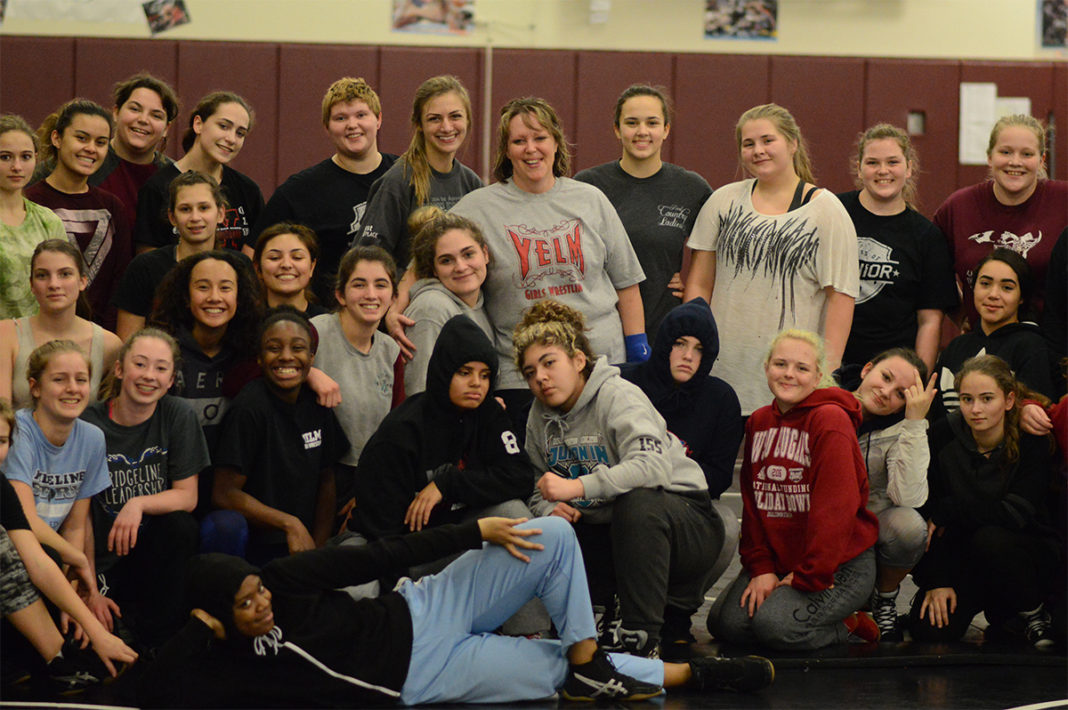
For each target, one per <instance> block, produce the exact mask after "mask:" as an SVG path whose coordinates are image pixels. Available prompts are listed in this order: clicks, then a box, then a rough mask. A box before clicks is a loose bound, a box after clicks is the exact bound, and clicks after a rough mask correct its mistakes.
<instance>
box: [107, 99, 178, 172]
mask: <svg viewBox="0 0 1068 710" xmlns="http://www.w3.org/2000/svg"><path fill="white" fill-rule="evenodd" d="M114 113H115V140H116V141H117V142H119V143H122V144H123V146H124V147H125V149H126V150H125V152H126V153H132V154H134V155H148V154H151V153H152V152H154V151H155V150H156V148H158V147H159V144H160V141H162V140H163V136H164V135H165V134H166V132H167V110H166V109H165V108H164V107H163V99H162V98H160V95H159V94H157V93H156V92H155V91H153V90H152V89H149V88H147V87H144V86H141V87H138V88H136V89H134V90H133V91H131V92H130V97H129V98H128V99H126V102H125V103H123V105H122V106H119V107H118V108H117V109H115V112H114Z"/></svg>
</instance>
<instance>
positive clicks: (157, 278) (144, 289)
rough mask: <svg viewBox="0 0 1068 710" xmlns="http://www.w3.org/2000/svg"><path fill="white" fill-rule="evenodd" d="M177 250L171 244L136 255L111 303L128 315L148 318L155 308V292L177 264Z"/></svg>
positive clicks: (175, 246)
mask: <svg viewBox="0 0 1068 710" xmlns="http://www.w3.org/2000/svg"><path fill="white" fill-rule="evenodd" d="M177 249H178V247H177V245H173V244H168V245H167V246H163V247H160V248H158V249H153V250H152V251H146V252H144V253H143V254H138V255H137V256H135V257H134V259H133V261H131V262H130V266H129V267H128V268H127V269H126V273H124V274H123V275H122V280H121V281H119V287H118V288H117V289H115V295H114V296H112V297H111V304H112V305H113V306H115V307H116V308H118V309H120V310H123V311H126V312H127V313H132V314H134V315H135V316H141V317H143V318H147V317H148V315H149V314H150V313H151V312H152V309H153V308H154V307H155V305H156V289H157V288H158V287H159V285H160V283H161V282H162V281H163V277H164V276H166V275H167V274H169V273H170V271H171V269H173V268H174V267H175V266H176V265H177V264H178V262H177V261H176V260H175V252H176V250H177Z"/></svg>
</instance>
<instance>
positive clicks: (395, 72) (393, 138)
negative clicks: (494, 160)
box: [376, 47, 482, 172]
mask: <svg viewBox="0 0 1068 710" xmlns="http://www.w3.org/2000/svg"><path fill="white" fill-rule="evenodd" d="M379 61H380V65H379V80H378V83H379V86H378V87H377V89H376V90H377V91H378V95H379V97H380V98H381V99H382V130H381V131H380V132H379V145H380V146H382V149H383V150H385V151H388V152H391V153H397V154H400V153H403V152H404V151H405V150H406V149H407V148H408V142H409V141H410V140H411V136H412V129H411V115H412V98H413V97H414V96H415V90H416V89H417V88H419V85H420V84H422V83H423V82H424V81H426V80H427V79H429V78H430V77H432V76H436V75H438V74H454V75H455V76H457V77H458V78H459V79H460V81H461V82H463V84H464V86H465V87H467V93H468V94H470V95H471V107H472V116H473V117H474V120H473V121H472V123H471V129H470V130H469V131H468V134H467V141H466V143H465V144H464V147H463V148H461V149H460V155H459V158H460V161H461V162H462V163H463V164H464V165H466V166H468V167H469V168H471V169H472V170H474V171H475V172H479V168H478V166H479V164H480V163H479V160H480V157H481V155H482V152H481V148H480V142H481V140H482V138H481V136H480V135H479V132H478V130H477V128H478V125H479V119H478V118H477V117H479V116H481V115H482V114H481V110H482V109H481V106H482V101H481V99H482V52H481V50H478V49H438V48H434V49H427V48H421V47H382V49H381V53H380V55H379Z"/></svg>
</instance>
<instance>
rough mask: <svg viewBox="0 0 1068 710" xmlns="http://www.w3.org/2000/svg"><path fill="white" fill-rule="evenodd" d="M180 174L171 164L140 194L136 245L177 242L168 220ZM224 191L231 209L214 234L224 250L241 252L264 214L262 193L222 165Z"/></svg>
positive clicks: (255, 185) (244, 176)
mask: <svg viewBox="0 0 1068 710" xmlns="http://www.w3.org/2000/svg"><path fill="white" fill-rule="evenodd" d="M181 174H182V171H181V170H179V169H178V165H177V164H173V165H168V166H167V167H165V168H161V169H160V171H159V172H157V173H156V174H155V175H153V176H152V178H151V179H150V180H149V181H148V182H146V183H145V186H144V187H142V188H141V192H140V193H138V195H137V225H136V227H135V228H134V242H136V243H137V244H143V245H145V246H150V247H161V246H164V245H167V244H177V243H178V233H177V232H175V231H174V227H172V226H171V223H170V222H169V221H168V220H167V203H168V201H169V200H170V185H171V181H173V180H174V178H176V177H178V176H179V175H181ZM222 190H223V195H225V196H226V202H227V203H228V204H229V207H227V208H226V218H225V219H224V220H223V223H222V224H220V225H219V228H218V229H217V230H216V231H215V235H216V236H217V237H218V239H219V243H220V245H222V246H223V247H226V248H227V249H235V250H237V251H240V250H241V245H242V243H244V240H245V237H246V236H248V234H249V231H250V230H251V229H252V225H253V224H255V223H256V220H257V219H259V216H260V212H262V211H263V193H261V192H260V188H259V185H257V184H256V183H255V182H253V181H252V178H250V177H248V176H247V175H243V174H242V173H239V172H238V171H236V170H234V169H233V168H230V167H227V166H223V173H222Z"/></svg>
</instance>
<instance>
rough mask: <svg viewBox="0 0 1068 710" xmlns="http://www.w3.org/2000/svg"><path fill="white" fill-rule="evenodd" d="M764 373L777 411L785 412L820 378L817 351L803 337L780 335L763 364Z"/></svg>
mask: <svg viewBox="0 0 1068 710" xmlns="http://www.w3.org/2000/svg"><path fill="white" fill-rule="evenodd" d="M764 374H765V375H766V376H767V378H768V389H770V390H771V393H772V394H773V395H774V396H775V403H776V404H777V405H778V407H779V411H780V412H783V413H786V412H788V411H790V410H791V409H793V407H794V405H796V404H800V403H801V402H802V401H804V399H805V398H806V397H808V396H809V395H810V394H812V393H813V392H815V391H816V386H817V385H818V384H819V381H820V371H819V360H818V358H817V356H816V351H815V349H814V348H813V347H812V346H811V345H809V344H808V343H806V342H805V341H803V340H796V339H794V338H783V339H782V340H780V341H779V343H778V344H777V345H776V346H775V349H774V350H773V351H772V352H771V355H770V357H768V361H767V363H765V364H764Z"/></svg>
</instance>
